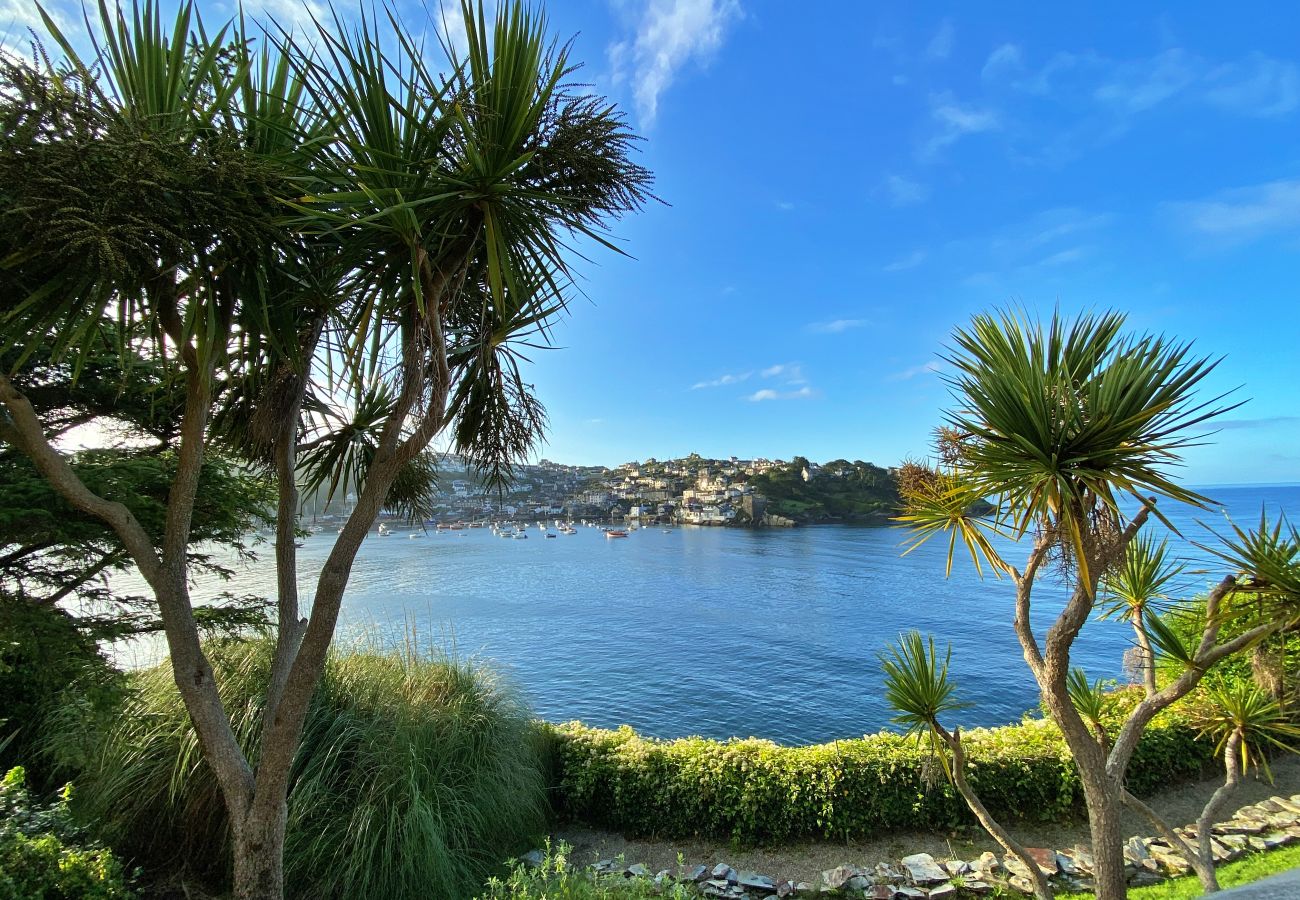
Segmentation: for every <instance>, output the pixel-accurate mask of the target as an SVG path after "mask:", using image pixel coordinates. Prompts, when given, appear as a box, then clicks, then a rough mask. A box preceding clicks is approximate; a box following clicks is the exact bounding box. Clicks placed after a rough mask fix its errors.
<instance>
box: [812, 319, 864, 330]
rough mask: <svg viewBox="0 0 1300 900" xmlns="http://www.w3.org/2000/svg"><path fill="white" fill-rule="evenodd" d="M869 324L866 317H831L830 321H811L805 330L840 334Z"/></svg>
mask: <svg viewBox="0 0 1300 900" xmlns="http://www.w3.org/2000/svg"><path fill="white" fill-rule="evenodd" d="M867 324H868V322H867V320H866V319H831V320H830V321H829V322H810V323H808V325H806V326H805V330H807V331H811V332H812V333H813V334H840V333H841V332H844V331H849V330H851V329H854V328H862V327H863V326H864V325H867Z"/></svg>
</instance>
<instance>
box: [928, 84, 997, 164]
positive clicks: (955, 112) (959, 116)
mask: <svg viewBox="0 0 1300 900" xmlns="http://www.w3.org/2000/svg"><path fill="white" fill-rule="evenodd" d="M930 116H931V118H933V119H934V121H935V122H936V123H938V125H939V131H938V133H937V134H935V135H934V137H932V138H930V140H928V141H926V143H925V144H924V145H923V146H922V148H921V158H922V159H932V158H934V157H935V156H936V155H937V154H938V153H939V151H941V150H943V149H944V148H945V147H947V146H948V145H950V144H954V143H956V142H957V141H959V140H961V138H963V137H965V136H966V135H968V134H979V133H980V132H984V131H993V130H995V129H997V128H998V127H1000V124H1001V123H1000V122H999V120H998V115H997V113H996V112H994V111H993V110H992V109H988V108H980V107H975V106H963V105H962V104H961V103H959V102H958V101H957V100H956V99H955V98H954V97H953V95H952V94H951V93H949V92H947V91H945V92H943V93H941V94H933V95H931V97H930Z"/></svg>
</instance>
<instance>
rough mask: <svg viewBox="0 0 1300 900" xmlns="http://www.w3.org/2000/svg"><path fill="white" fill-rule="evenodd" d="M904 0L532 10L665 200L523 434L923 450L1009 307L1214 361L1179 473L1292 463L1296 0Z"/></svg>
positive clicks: (642, 449)
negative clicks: (956, 336) (977, 348)
mask: <svg viewBox="0 0 1300 900" xmlns="http://www.w3.org/2000/svg"><path fill="white" fill-rule="evenodd" d="M916 6H917V5H915V4H901V3H899V4H887V3H872V4H867V3H858V2H819V3H815V4H801V5H799V8H797V7H796V5H795V4H790V3H787V2H779V0H768V2H758V0H554V2H551V3H550V4H549V5H548V7H547V8H548V11H549V14H550V17H551V21H552V27H553V30H554V31H555V33H556V34H557V35H559V36H562V37H566V38H567V37H569V36H573V35H576V38H575V44H574V48H575V49H574V52H575V56H576V58H577V59H579V60H582V61H584V62H585V64H586V67H585V69H584V70H583V78H584V80H587V81H590V82H591V83H592V84H593V85H594V86H595V88H596V89H597V90H599V91H601V92H603V93H606V94H608V95H609V96H611V97H612V98H614V99H615V100H617V101H618V102H619V103H620V104H621V105H622V106H623V107H624V108H625V109H626V110H627V112H628V116H629V118H630V120H631V121H632V122H633V123H634V124H635V126H636V128H637V129H638V130H639V131H640V132H641V133H642V134H644V135H645V136H646V138H647V140H646V143H645V145H644V152H643V154H642V156H643V160H644V162H645V163H646V164H647V165H648V166H649V167H650V168H651V169H653V170H654V172H655V173H656V176H657V179H658V181H657V191H658V193H659V194H660V195H661V196H662V197H663V199H664V200H665V201H666V205H663V206H654V207H652V208H650V209H648V210H647V211H646V212H644V213H643V214H641V215H639V216H636V217H634V218H632V219H629V220H627V221H625V222H623V223H621V224H620V225H619V227H618V229H617V233H618V236H619V238H620V239H621V240H622V241H624V246H626V248H627V251H628V253H629V254H631V258H627V259H622V258H618V257H616V256H614V255H612V254H610V253H598V254H596V256H595V257H594V261H593V263H592V264H585V265H583V266H582V267H581V271H582V272H583V274H584V280H583V283H582V287H583V289H584V291H585V292H586V295H587V298H588V299H579V300H578V301H576V302H575V303H574V305H573V308H572V315H571V316H570V317H569V319H568V320H566V321H565V322H563V323H562V324H561V325H560V326H559V327H558V328H557V329H556V339H557V343H558V344H559V345H560V347H561V349H557V350H553V351H546V352H541V353H538V354H535V357H534V358H535V364H534V366H533V369H532V376H533V378H534V380H535V381H536V383H537V386H538V390H539V393H540V395H541V397H542V398H543V400H544V401H545V402H546V404H547V406H548V408H549V411H550V415H551V434H550V439H549V443H548V445H547V446H546V447H545V448H544V451H543V453H544V455H546V456H549V457H550V458H552V459H556V460H562V461H568V462H581V463H605V464H616V463H619V462H623V461H627V460H630V459H643V458H645V457H647V456H652V455H653V456H657V457H660V458H663V457H667V456H676V455H680V454H685V453H689V452H691V451H697V452H700V453H703V454H705V455H731V454H736V455H739V456H760V455H761V456H769V457H776V456H784V457H789V456H791V455H793V454H796V453H801V454H803V455H806V456H809V457H811V458H813V459H828V458H833V457H840V456H844V457H849V458H861V459H867V460H872V461H875V462H878V463H881V464H893V463H896V462H898V461H899V460H901V459H902V458H904V457H906V456H908V455H921V454H924V453H925V451H926V450H927V446H928V436H929V432H930V430H931V429H932V428H933V426H934V425H935V424H937V423H938V421H939V417H940V413H941V411H942V410H943V409H944V407H945V405H946V403H947V399H948V398H947V393H946V389H945V388H944V385H943V383H942V380H941V374H942V373H941V371H936V370H937V369H940V368H941V366H940V365H939V364H938V362H937V359H938V355H939V354H940V353H941V351H942V346H943V343H944V341H945V340H946V338H947V336H948V335H949V334H951V332H952V330H953V328H954V327H956V326H958V325H960V324H962V323H964V322H966V321H967V320H968V319H969V317H970V316H971V315H972V314H973V313H976V312H979V311H982V310H987V309H990V308H993V307H997V306H1005V305H1008V304H1019V305H1022V306H1024V307H1026V308H1027V309H1029V310H1031V311H1033V312H1037V313H1043V314H1050V311H1051V310H1052V308H1053V307H1055V306H1059V307H1060V308H1061V309H1063V310H1065V311H1076V310H1079V309H1085V308H1116V309H1121V310H1124V311H1126V312H1128V313H1129V315H1130V322H1131V324H1132V326H1133V327H1134V328H1135V329H1139V330H1151V331H1158V332H1164V333H1166V334H1169V335H1173V336H1177V337H1180V338H1183V339H1191V340H1194V341H1195V343H1196V348H1197V349H1198V350H1199V351H1200V352H1202V353H1204V354H1212V355H1215V356H1218V355H1222V356H1225V359H1224V361H1223V363H1222V365H1221V366H1220V368H1219V370H1218V371H1217V372H1216V373H1215V375H1214V376H1213V377H1212V379H1211V381H1210V384H1209V385H1208V387H1207V391H1214V390H1228V389H1231V388H1235V387H1238V386H1240V388H1241V390H1240V391H1239V393H1238V396H1240V397H1241V398H1243V399H1244V398H1250V402H1249V403H1248V404H1246V406H1244V407H1243V408H1242V409H1240V410H1238V411H1236V412H1234V413H1232V414H1231V416H1230V417H1229V419H1228V420H1227V421H1226V422H1224V423H1223V430H1222V431H1221V432H1220V433H1219V434H1217V435H1215V436H1214V437H1213V438H1212V439H1211V440H1212V442H1213V443H1212V444H1211V445H1209V446H1206V447H1202V448H1198V449H1196V450H1194V451H1192V452H1190V453H1189V455H1188V467H1187V472H1186V476H1187V478H1188V480H1189V481H1192V482H1195V483H1230V482H1267V481H1300V401H1297V399H1296V386H1297V385H1300V353H1297V343H1298V342H1300V58H1298V57H1297V54H1298V53H1300V50H1297V47H1298V46H1300V45H1297V43H1296V40H1295V38H1296V35H1297V34H1300V10H1295V9H1293V8H1292V5H1291V4H1280V3H1260V4H1252V3H1237V4H1234V5H1233V6H1232V7H1231V10H1230V14H1229V13H1228V12H1225V9H1224V7H1223V6H1222V5H1221V4H1215V5H1213V6H1212V5H1210V4H1208V3H1180V4H1171V5H1170V6H1169V7H1168V8H1167V9H1165V10H1163V11H1161V9H1160V8H1159V7H1156V6H1150V7H1147V6H1146V5H1141V6H1142V7H1143V8H1141V9H1137V8H1135V5H1134V4H1128V3H1125V4H1119V3H1114V4H1098V3H1094V4H1076V5H1074V7H1069V6H1065V5H1060V4H1041V3H1033V4H1030V3H1023V4H1021V3H1002V4H982V5H980V7H979V9H978V11H975V10H974V9H973V8H971V7H969V6H965V5H957V4H953V5H951V6H949V7H948V8H945V7H944V6H941V5H938V4H927V5H926V7H925V9H924V10H920V9H917V8H915V7H916ZM201 8H202V9H203V11H204V14H205V17H207V18H208V19H210V20H211V19H213V18H217V17H220V16H221V15H224V14H227V13H228V12H229V10H230V8H231V7H230V6H229V5H223V4H222V3H217V2H212V3H204V4H201ZM259 8H261V9H270V10H272V11H274V12H276V13H277V14H278V15H280V16H281V17H285V16H291V15H293V14H294V13H295V10H297V9H298V8H299V7H298V6H296V5H295V4H293V3H291V2H289V0H270V2H266V3H263V4H261V5H260V7H259ZM399 9H400V10H402V12H403V14H404V15H406V16H407V17H408V19H409V21H410V22H411V23H412V25H413V27H419V23H420V22H423V21H425V20H426V18H427V15H428V14H427V13H426V11H425V9H424V8H423V7H422V6H419V5H414V4H412V5H403V6H399ZM810 10H811V11H810ZM27 14H28V4H27V2H26V0H0V21H4V20H8V21H10V22H12V21H16V20H21V19H22V18H24V17H25V16H26V15H27ZM4 30H5V29H4V26H3V25H0V33H2V32H3V31H4Z"/></svg>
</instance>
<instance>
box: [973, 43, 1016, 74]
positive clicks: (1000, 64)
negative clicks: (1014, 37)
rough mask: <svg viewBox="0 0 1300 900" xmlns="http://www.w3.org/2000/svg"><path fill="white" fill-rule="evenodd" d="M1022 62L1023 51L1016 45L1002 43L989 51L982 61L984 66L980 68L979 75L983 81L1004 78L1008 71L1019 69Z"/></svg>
mask: <svg viewBox="0 0 1300 900" xmlns="http://www.w3.org/2000/svg"><path fill="white" fill-rule="evenodd" d="M1024 64H1025V61H1024V53H1023V52H1021V50H1020V47H1019V46H1018V45H1016V44H1002V45H1001V46H999V47H997V48H996V49H995V50H994V51H993V52H992V53H990V54H989V58H988V59H986V60H985V61H984V68H983V69H981V70H980V77H981V78H983V79H984V80H985V81H989V80H995V79H999V78H1004V77H1006V76H1007V75H1008V74H1009V73H1012V72H1017V71H1019V70H1020V69H1021V68H1023V66H1024Z"/></svg>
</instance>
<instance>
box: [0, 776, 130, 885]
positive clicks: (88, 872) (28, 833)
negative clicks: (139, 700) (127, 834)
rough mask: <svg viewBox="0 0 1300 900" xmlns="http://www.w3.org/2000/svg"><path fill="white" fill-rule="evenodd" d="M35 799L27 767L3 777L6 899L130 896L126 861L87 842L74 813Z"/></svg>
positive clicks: (1, 858)
mask: <svg viewBox="0 0 1300 900" xmlns="http://www.w3.org/2000/svg"><path fill="white" fill-rule="evenodd" d="M70 794H71V786H68V787H65V788H64V790H63V792H62V794H61V795H60V796H59V799H58V800H57V801H56V802H55V803H54V804H53V805H51V806H41V805H39V804H35V803H33V802H32V798H31V795H30V793H29V792H28V790H27V785H26V776H25V773H24V771H23V769H22V768H21V767H16V768H13V769H10V770H9V772H8V774H6V775H5V776H4V779H3V780H2V781H0V900H129V898H131V897H133V896H134V895H133V894H132V893H131V891H130V890H129V889H128V888H127V879H126V874H125V872H124V871H123V869H122V865H121V863H119V862H118V860H117V858H116V857H114V856H113V854H112V853H111V852H110V851H109V850H106V849H104V848H103V847H100V846H98V845H96V844H93V843H90V842H87V841H86V840H85V836H84V834H83V833H82V832H81V830H80V829H78V828H77V827H76V826H75V825H74V824H73V821H72V817H71V816H70V815H69V812H68V798H69V796H70Z"/></svg>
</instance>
